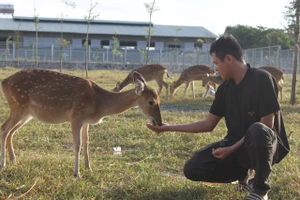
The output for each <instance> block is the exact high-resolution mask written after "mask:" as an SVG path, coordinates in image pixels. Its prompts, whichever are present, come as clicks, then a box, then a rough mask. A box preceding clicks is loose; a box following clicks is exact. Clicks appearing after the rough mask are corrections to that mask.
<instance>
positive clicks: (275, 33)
mask: <svg viewBox="0 0 300 200" xmlns="http://www.w3.org/2000/svg"><path fill="white" fill-rule="evenodd" d="M224 34H232V35H233V36H234V37H235V38H236V39H237V40H238V41H239V43H240V45H241V47H242V48H243V49H251V48H259V47H267V46H275V45H281V49H283V50H284V49H292V48H293V47H294V38H293V35H291V34H289V33H288V31H286V30H285V29H284V27H283V29H275V28H266V27H262V26H257V27H251V26H247V25H240V24H239V25H235V26H227V27H226V29H225V32H224Z"/></svg>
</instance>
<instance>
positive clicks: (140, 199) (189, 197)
mask: <svg viewBox="0 0 300 200" xmlns="http://www.w3.org/2000/svg"><path fill="white" fill-rule="evenodd" d="M158 190H161V188H158ZM141 191H142V189H141V190H140V191H138V192H137V191H132V190H122V189H116V190H113V191H110V192H109V194H107V195H105V198H108V199H114V200H117V199H120V200H121V199H122V200H125V199H126V200H127V199H128V200H129V199H130V200H204V199H208V198H209V197H208V196H207V194H208V190H206V189H205V188H203V187H198V188H180V189H178V188H176V187H174V188H171V189H165V190H163V191H145V192H143V193H142V192H141ZM210 192H211V191H210ZM135 193H138V194H135ZM141 193H142V194H141ZM133 196H134V197H133ZM209 199H210V198H209Z"/></svg>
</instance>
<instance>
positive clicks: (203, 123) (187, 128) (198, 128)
mask: <svg viewBox="0 0 300 200" xmlns="http://www.w3.org/2000/svg"><path fill="white" fill-rule="evenodd" d="M220 119H221V117H219V116H217V115H214V114H211V113H208V116H207V118H206V119H204V120H200V121H197V122H193V123H189V124H174V125H168V124H164V125H162V126H153V125H152V124H149V123H148V124H147V127H148V128H149V129H151V130H153V131H156V132H165V131H178V132H187V133H200V132H210V131H212V130H213V129H214V128H215V127H216V125H217V124H218V122H219V121H220Z"/></svg>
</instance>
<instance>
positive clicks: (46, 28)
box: [0, 17, 217, 38]
mask: <svg viewBox="0 0 300 200" xmlns="http://www.w3.org/2000/svg"><path fill="white" fill-rule="evenodd" d="M148 26H149V22H131V21H108V20H94V21H92V22H91V24H90V28H89V34H103V35H114V34H117V35H126V36H129V35H132V36H145V35H147V30H146V28H147V27H148ZM151 29H152V30H153V33H152V37H155V36H156V37H190V38H201V37H202V38H217V35H215V34H213V33H212V32H211V31H209V30H207V29H206V28H204V27H202V26H172V25H156V24H152V28H151ZM17 30H19V31H28V32H35V24H34V22H33V18H32V17H14V18H12V19H8V18H0V31H17ZM38 30H39V32H52V33H53V32H55V33H56V32H58V33H60V32H61V23H60V21H59V19H55V18H39V23H38ZM86 30H87V22H86V21H85V20H84V19H64V20H63V32H65V33H78V34H85V33H86ZM176 30H179V31H176Z"/></svg>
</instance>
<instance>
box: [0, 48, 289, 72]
mask: <svg viewBox="0 0 300 200" xmlns="http://www.w3.org/2000/svg"><path fill="white" fill-rule="evenodd" d="M43 46H45V45H43ZM86 51H87V52H86ZM86 55H87V56H86ZM244 56H245V60H246V62H248V63H250V64H251V65H252V66H253V67H259V66H265V65H273V66H278V67H280V68H282V69H283V70H284V71H285V72H286V73H291V72H292V70H293V60H294V51H293V50H281V47H280V46H269V47H263V48H256V49H246V50H244ZM36 59H38V61H39V62H60V61H62V62H64V63H68V62H71V63H84V62H85V60H86V59H87V61H88V62H89V63H100V64H104V65H105V64H114V63H115V64H119V66H121V65H122V64H123V65H126V64H135V65H141V66H142V65H144V64H145V63H146V58H145V50H140V49H138V50H137V49H126V48H125V49H121V48H120V49H109V48H93V47H91V46H89V47H88V48H87V49H86V48H73V47H72V45H69V46H67V47H65V48H59V47H57V45H50V46H48V47H39V48H38V49H35V46H33V45H32V46H31V47H22V48H17V46H16V45H15V44H6V45H5V44H4V45H3V44H2V45H1V44H0V62H1V61H2V63H7V62H9V61H21V62H22V63H24V62H25V63H26V62H31V63H34V62H35V60H36ZM4 61H6V62H4ZM148 63H158V64H162V65H165V66H166V67H167V68H168V70H169V71H172V72H180V71H182V70H183V69H185V68H187V67H190V66H192V65H197V64H205V65H209V66H212V67H214V66H213V63H212V59H211V56H210V55H209V52H203V51H201V50H199V49H195V50H194V51H181V50H180V49H176V48H173V49H167V50H151V51H150V52H149V59H148Z"/></svg>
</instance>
